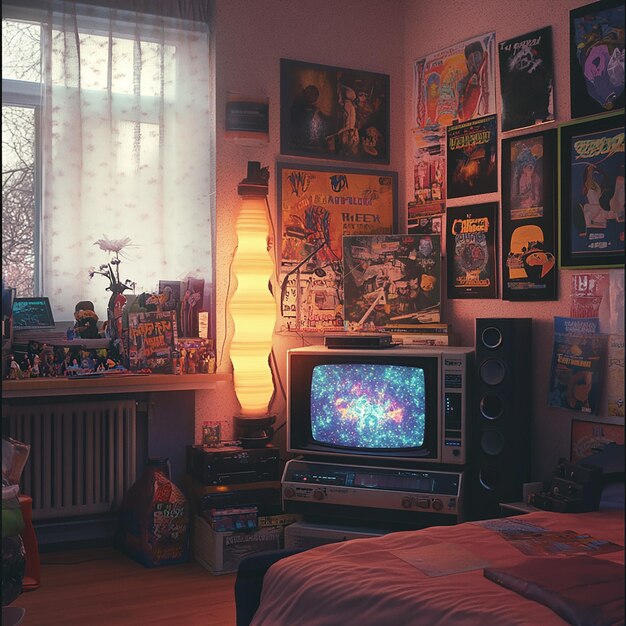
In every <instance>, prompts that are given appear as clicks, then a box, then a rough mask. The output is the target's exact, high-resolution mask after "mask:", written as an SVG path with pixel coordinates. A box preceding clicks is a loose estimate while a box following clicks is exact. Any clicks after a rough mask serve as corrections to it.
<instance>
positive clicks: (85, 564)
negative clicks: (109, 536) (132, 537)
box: [11, 547, 235, 626]
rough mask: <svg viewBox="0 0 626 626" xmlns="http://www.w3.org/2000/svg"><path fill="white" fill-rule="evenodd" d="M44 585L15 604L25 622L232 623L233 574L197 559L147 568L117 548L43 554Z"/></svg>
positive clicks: (99, 625) (31, 625)
mask: <svg viewBox="0 0 626 626" xmlns="http://www.w3.org/2000/svg"><path fill="white" fill-rule="evenodd" d="M41 563H42V564H41V586H40V587H39V588H38V589H36V590H34V591H28V592H25V593H22V595H20V596H19V597H18V598H17V599H16V600H15V601H14V602H13V603H12V604H11V607H22V608H24V609H26V613H25V615H24V619H23V620H22V622H21V623H20V626H83V625H84V626H105V625H106V626H131V625H132V626H138V625H144V624H145V625H148V624H149V625H151V626H152V625H158V624H163V625H167V626H187V625H189V626H200V625H202V626H233V625H234V624H235V600H234V592H233V589H234V582H235V575H234V574H225V575H222V576H213V575H212V574H210V573H209V572H208V571H207V570H206V569H204V568H203V567H202V566H201V565H199V564H198V563H195V562H192V563H185V564H182V565H167V566H162V567H155V568H146V567H144V566H143V565H140V564H139V563H136V562H135V561H133V560H131V559H129V558H127V557H126V556H124V555H123V554H121V553H120V552H118V551H116V550H115V549H113V548H108V547H107V548H97V549H80V550H66V551H63V552H47V553H45V554H42V555H41Z"/></svg>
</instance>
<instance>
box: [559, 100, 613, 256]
mask: <svg viewBox="0 0 626 626" xmlns="http://www.w3.org/2000/svg"><path fill="white" fill-rule="evenodd" d="M558 137H559V140H558V141H559V147H558V148H559V157H558V159H559V160H558V162H559V170H560V177H559V265H560V266H561V267H572V268H593V267H596V268H597V267H621V266H623V264H624V118H623V115H622V113H621V112H615V113H609V114H606V115H600V116H596V117H593V118H588V119H585V120H582V121H573V122H568V123H566V124H562V125H561V126H559V128H558Z"/></svg>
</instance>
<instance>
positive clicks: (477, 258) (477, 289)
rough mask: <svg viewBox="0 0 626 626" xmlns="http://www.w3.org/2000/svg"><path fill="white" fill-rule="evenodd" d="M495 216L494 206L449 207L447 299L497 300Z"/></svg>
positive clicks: (495, 204) (496, 207)
mask: <svg viewBox="0 0 626 626" xmlns="http://www.w3.org/2000/svg"><path fill="white" fill-rule="evenodd" d="M497 214H498V203H497V202H489V203H485V204H477V205H469V206H460V207H448V210H447V217H446V250H447V254H446V258H447V286H448V292H447V297H448V298H451V299H455V298H458V299H461V298H496V297H497V293H498V288H497V256H496V236H497V232H498V225H497Z"/></svg>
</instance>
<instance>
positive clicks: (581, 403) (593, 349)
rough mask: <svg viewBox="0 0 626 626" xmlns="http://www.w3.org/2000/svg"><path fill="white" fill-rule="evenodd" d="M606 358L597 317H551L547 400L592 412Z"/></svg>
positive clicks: (551, 403)
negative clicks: (552, 323)
mask: <svg viewBox="0 0 626 626" xmlns="http://www.w3.org/2000/svg"><path fill="white" fill-rule="evenodd" d="M605 359H606V335H601V334H600V321H599V319H598V318H571V317H555V318H554V346H553V350H552V360H551V366H550V390H549V393H548V404H549V405H550V406H553V407H559V408H563V409H569V410H571V411H578V412H581V413H589V414H593V415H595V414H596V413H597V411H598V409H599V404H600V394H601V391H602V381H603V375H604V365H605Z"/></svg>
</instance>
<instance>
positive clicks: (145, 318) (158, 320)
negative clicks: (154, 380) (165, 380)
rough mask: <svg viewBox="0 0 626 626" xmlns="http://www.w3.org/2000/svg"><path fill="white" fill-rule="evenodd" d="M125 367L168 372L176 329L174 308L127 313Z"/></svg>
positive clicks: (171, 366) (170, 366)
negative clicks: (127, 360) (126, 358)
mask: <svg viewBox="0 0 626 626" xmlns="http://www.w3.org/2000/svg"><path fill="white" fill-rule="evenodd" d="M128 340H129V350H128V356H129V361H130V365H129V369H131V370H134V371H137V370H142V369H149V370H150V371H151V372H152V373H155V374H156V373H160V374H172V373H173V365H174V363H173V355H172V352H174V351H175V349H176V340H177V329H176V312H175V311H147V312H141V313H129V315H128Z"/></svg>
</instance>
